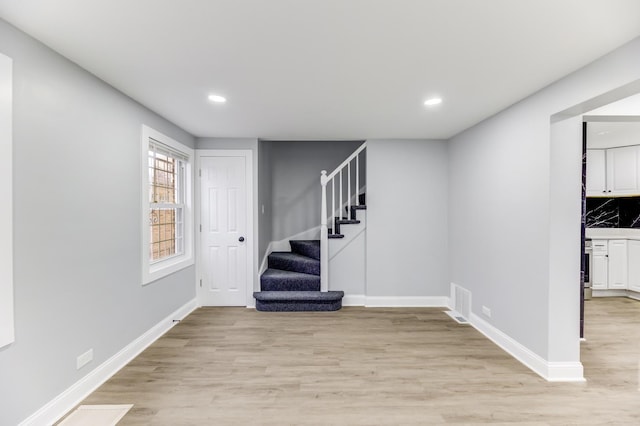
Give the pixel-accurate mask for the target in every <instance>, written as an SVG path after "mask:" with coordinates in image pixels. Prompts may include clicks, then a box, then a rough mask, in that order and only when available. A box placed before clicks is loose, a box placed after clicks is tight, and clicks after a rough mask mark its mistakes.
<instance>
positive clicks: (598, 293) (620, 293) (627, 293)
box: [592, 290, 640, 300]
mask: <svg viewBox="0 0 640 426" xmlns="http://www.w3.org/2000/svg"><path fill="white" fill-rule="evenodd" d="M592 296H593V297H594V298H598V297H628V298H629V299H635V300H640V293H638V292H635V291H632V290H593V293H592Z"/></svg>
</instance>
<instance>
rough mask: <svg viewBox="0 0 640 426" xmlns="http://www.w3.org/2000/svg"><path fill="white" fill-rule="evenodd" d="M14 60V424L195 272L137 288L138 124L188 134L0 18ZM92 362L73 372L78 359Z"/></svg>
mask: <svg viewBox="0 0 640 426" xmlns="http://www.w3.org/2000/svg"><path fill="white" fill-rule="evenodd" d="M0 52H2V53H4V54H6V55H8V56H10V57H12V58H13V60H14V86H13V87H14V121H13V123H14V135H13V143H14V147H13V148H14V154H13V166H14V256H15V257H14V277H15V281H14V282H15V331H16V341H15V343H13V344H12V345H9V346H7V347H4V348H2V349H0V395H2V398H3V401H2V408H1V409H0V424H3V425H14V424H17V423H19V422H20V421H22V420H23V419H25V418H26V417H28V416H29V415H31V414H33V413H34V412H35V411H36V410H38V409H39V408H41V407H42V406H43V405H44V404H45V403H47V402H49V401H50V400H51V399H53V398H54V397H56V396H57V395H58V394H59V393H60V392H62V391H64V390H65V389H67V388H68V387H69V386H71V385H72V384H73V383H75V382H76V381H78V380H79V379H80V378H82V377H83V376H84V375H86V374H87V373H89V372H90V371H91V369H93V368H95V367H96V366H98V365H100V364H101V363H103V362H104V361H106V360H107V359H108V358H110V357H111V356H113V355H114V354H116V353H117V352H118V351H120V350H121V349H122V348H123V347H125V346H126V345H128V344H129V343H131V342H132V341H133V340H134V339H136V338H137V337H139V336H140V335H142V334H143V333H144V332H146V331H147V330H148V329H150V328H151V327H152V326H154V325H155V324H157V323H158V322H159V321H160V320H161V319H163V318H165V317H166V316H167V315H169V314H170V313H171V312H173V311H174V310H176V309H177V308H179V307H181V306H183V305H184V304H185V303H186V302H188V301H189V300H191V299H193V298H194V297H195V276H194V268H193V267H190V268H187V269H184V270H182V271H179V272H177V273H175V274H173V275H170V276H168V277H166V278H165V279H162V280H159V281H157V282H154V283H152V284H149V285H147V286H144V287H143V286H142V285H141V258H140V256H141V254H140V253H141V240H140V235H141V221H140V204H141V201H140V197H141V193H140V173H141V170H140V167H141V166H140V162H141V159H140V137H141V125H142V124H143V123H144V124H147V125H149V126H151V127H153V128H155V129H157V130H158V131H160V132H162V133H165V134H167V135H168V136H171V137H172V138H174V139H176V140H179V141H181V142H183V143H185V144H186V145H189V146H194V140H193V138H192V137H191V136H190V135H189V134H187V133H185V132H184V131H182V130H181V129H179V128H177V127H176V126H174V125H172V124H171V123H169V122H167V121H166V120H164V119H162V118H161V117H159V116H157V115H155V114H153V113H152V112H150V111H149V110H147V109H145V108H144V107H142V106H140V105H139V104H137V103H135V102H133V101H132V100H131V99H130V98H128V97H126V96H124V95H123V94H121V93H119V92H117V91H116V90H114V89H113V88H111V87H110V86H108V85H107V84H105V83H103V82H101V81H100V80H98V79H97V78H95V77H93V76H92V75H90V74H88V73H87V72H85V71H83V70H82V69H80V68H78V67H77V66H76V65H74V64H73V63H71V62H70V61H68V60H66V59H64V58H63V57H61V56H59V55H58V54H56V53H54V52H53V51H51V50H50V49H48V48H46V47H45V46H43V45H42V44H40V43H38V42H37V41H35V40H33V39H32V38H30V37H28V36H26V35H25V34H24V33H22V32H20V31H18V30H16V29H15V28H14V27H11V26H10V25H8V24H7V23H6V22H5V21H2V20H0ZM90 348H93V350H94V360H93V361H92V362H91V363H90V364H88V365H87V366H85V367H84V368H82V369H81V370H79V371H78V370H76V365H75V364H76V357H77V356H78V355H79V354H81V353H83V352H85V351H87V350H88V349H90Z"/></svg>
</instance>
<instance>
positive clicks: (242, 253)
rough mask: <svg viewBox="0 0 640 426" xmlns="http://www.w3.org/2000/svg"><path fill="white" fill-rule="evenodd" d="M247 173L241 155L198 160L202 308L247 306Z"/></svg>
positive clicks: (248, 255) (245, 162)
mask: <svg viewBox="0 0 640 426" xmlns="http://www.w3.org/2000/svg"><path fill="white" fill-rule="evenodd" d="M248 169H250V164H247V157H246V156H244V155H224V156H214V157H204V156H203V157H201V160H200V206H201V211H200V223H201V225H202V229H201V231H200V233H201V238H200V242H201V247H200V259H201V265H200V275H201V279H202V282H201V289H200V301H201V302H200V303H201V304H202V305H205V306H246V305H247V287H248V284H249V282H250V280H251V276H250V275H251V274H250V273H248V271H250V270H251V269H250V268H251V265H250V264H249V258H250V257H251V256H250V251H249V250H248V246H249V244H248V243H247V237H248V233H247V231H248V230H249V227H248V219H249V214H248V204H249V203H248V197H247V194H248V191H247V184H248V183H249V184H250V181H249V182H248V179H247V177H248V176H247V170H248Z"/></svg>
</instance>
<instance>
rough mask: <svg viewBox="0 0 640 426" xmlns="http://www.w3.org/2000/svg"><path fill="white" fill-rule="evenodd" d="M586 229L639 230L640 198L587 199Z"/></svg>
mask: <svg viewBox="0 0 640 426" xmlns="http://www.w3.org/2000/svg"><path fill="white" fill-rule="evenodd" d="M586 222H587V223H586V225H587V228H640V197H628V198H600V197H598V198H587V200H586Z"/></svg>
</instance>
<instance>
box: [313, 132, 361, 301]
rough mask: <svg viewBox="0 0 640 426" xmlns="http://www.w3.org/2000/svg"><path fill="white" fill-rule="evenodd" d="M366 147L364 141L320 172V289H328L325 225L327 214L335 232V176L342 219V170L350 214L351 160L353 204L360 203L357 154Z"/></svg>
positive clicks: (357, 204) (326, 232)
mask: <svg viewBox="0 0 640 426" xmlns="http://www.w3.org/2000/svg"><path fill="white" fill-rule="evenodd" d="M366 148H367V143H366V142H364V143H363V144H362V145H360V146H359V147H358V149H356V150H355V151H354V152H353V154H351V155H350V156H349V157H348V158H347V159H346V160H344V161H343V162H342V163H341V164H340V165H339V166H338V167H337V168H336V169H335V170H334V171H333V172H331V173H330V174H329V175H327V171H326V170H323V171H322V172H321V173H320V185H321V187H322V207H321V209H322V212H321V214H320V291H328V290H329V227H328V226H327V216H329V217H331V221H332V224H331V226H333V232H334V233H335V232H336V229H335V226H336V214H335V213H336V193H335V192H336V185H335V179H334V178H335V177H336V176H338V185H339V188H338V191H339V194H338V201H339V203H338V209H339V210H340V216H339V217H340V220H342V219H343V217H344V216H343V212H344V207H345V206H344V205H343V204H342V193H343V192H344V187H343V185H342V171H343V169H344V168H345V167H346V169H347V171H346V173H347V191H346V192H347V194H346V195H347V212H348V213H349V214H351V162H352V161H354V160H355V163H356V167H355V171H356V179H355V182H356V187H355V197H356V200H355V205H356V206H359V205H360V194H359V193H360V160H359V155H360V153H361V152H362V151H364V150H365V149H366ZM329 181H331V214H330V215H327V184H328V183H329ZM348 218H350V217H349V216H348Z"/></svg>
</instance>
